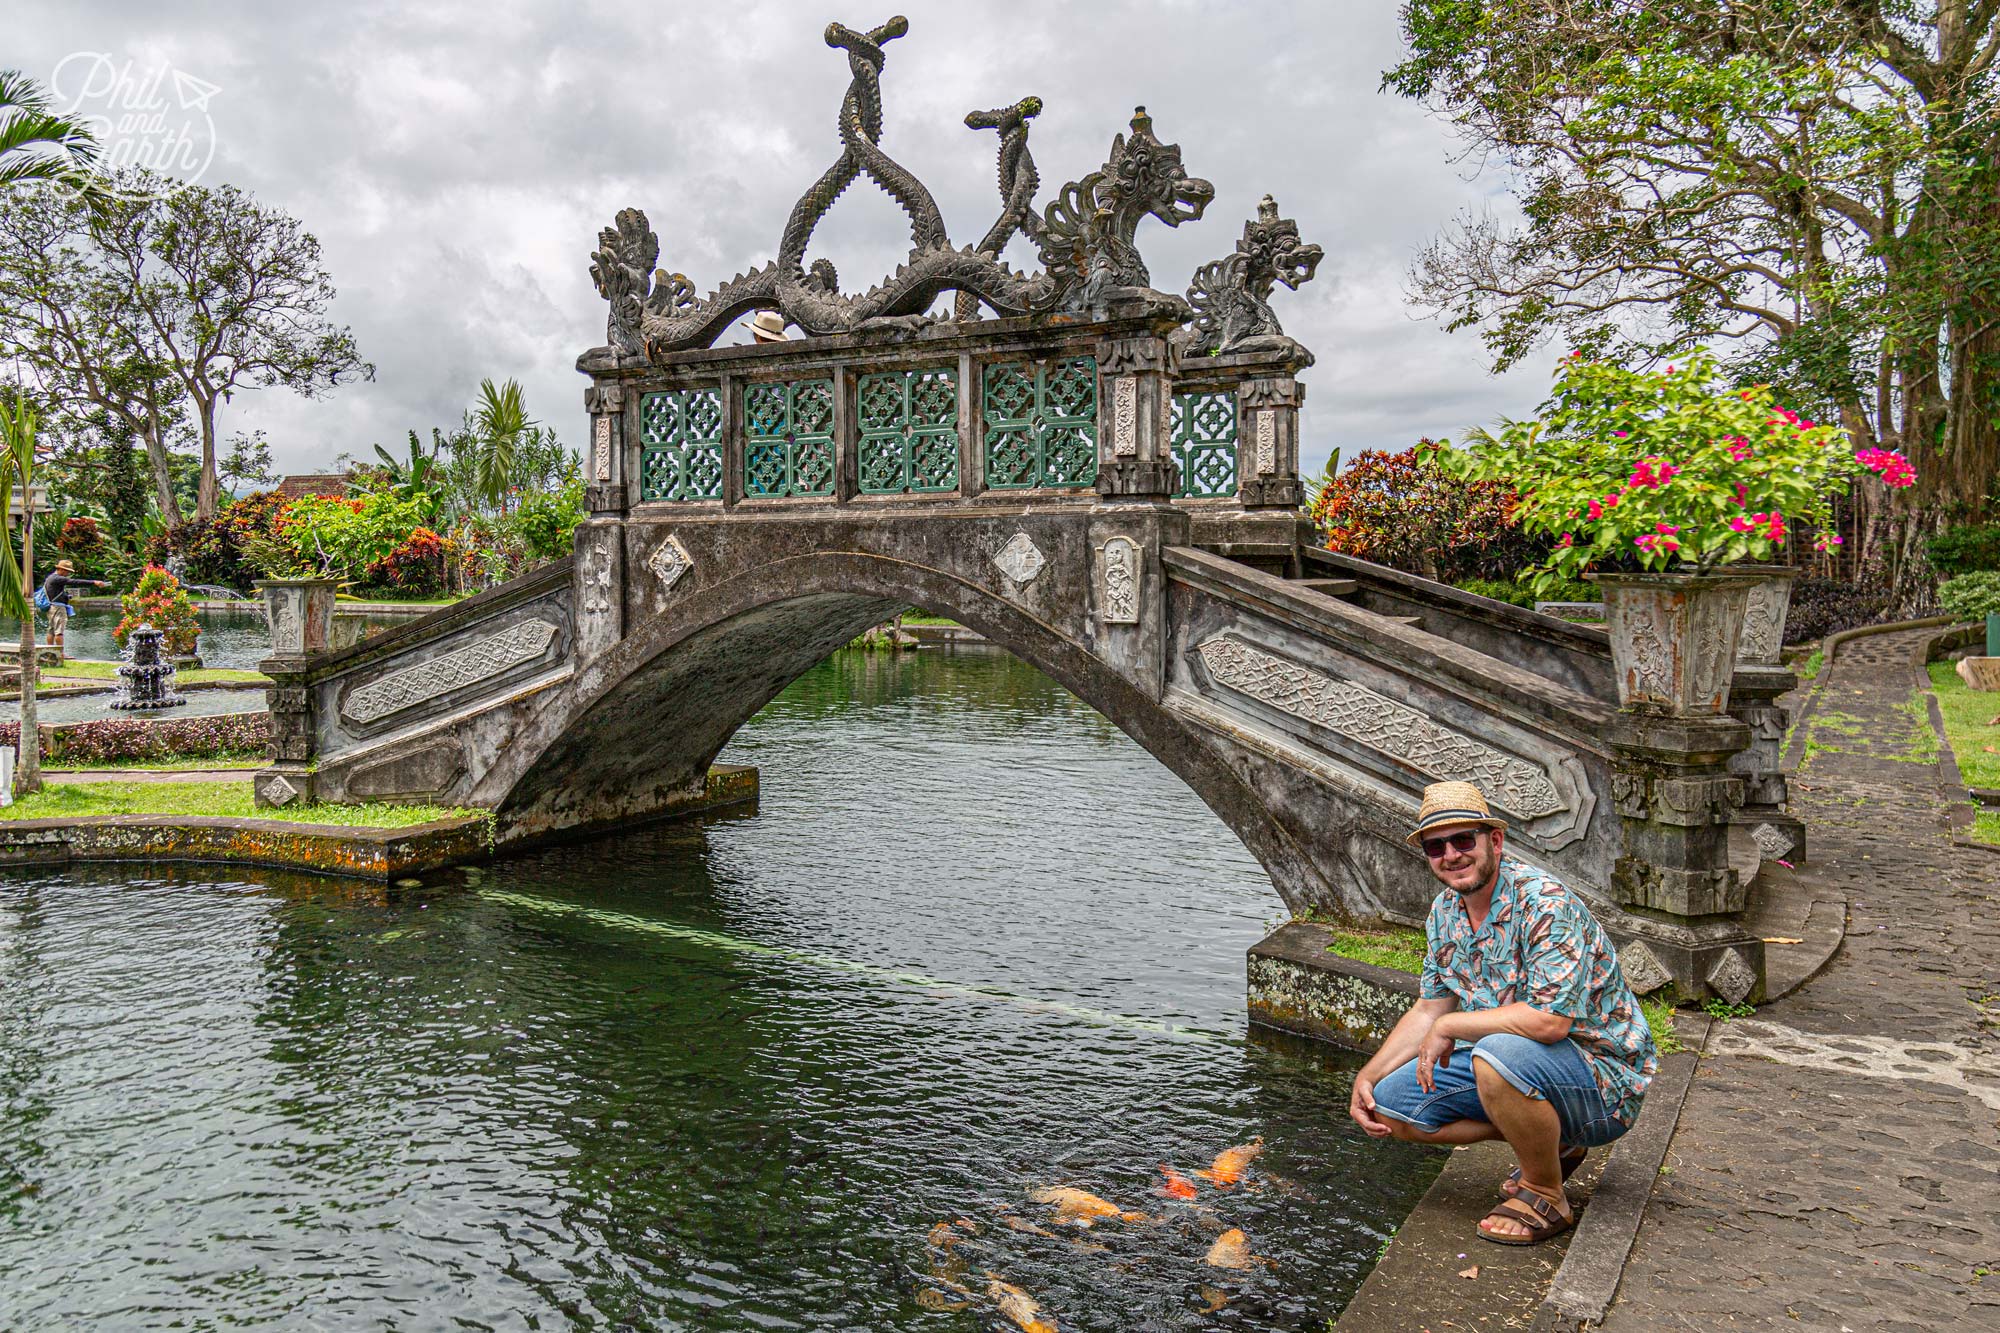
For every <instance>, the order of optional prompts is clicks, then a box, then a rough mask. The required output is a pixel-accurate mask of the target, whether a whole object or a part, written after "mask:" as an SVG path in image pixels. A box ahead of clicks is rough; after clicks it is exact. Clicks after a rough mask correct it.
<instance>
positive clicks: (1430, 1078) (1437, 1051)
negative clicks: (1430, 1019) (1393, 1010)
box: [1417, 1018, 1457, 1092]
mask: <svg viewBox="0 0 2000 1333" xmlns="http://www.w3.org/2000/svg"><path fill="white" fill-rule="evenodd" d="M1444 1026H1445V1022H1444V1019H1442V1018H1440V1019H1439V1020H1438V1021H1437V1022H1435V1023H1433V1024H1431V1030H1430V1031H1429V1032H1426V1033H1425V1034H1424V1044H1423V1045H1421V1046H1419V1047H1418V1048H1417V1086H1418V1087H1420V1088H1422V1089H1423V1090H1424V1091H1425V1092H1436V1091H1437V1071H1438V1070H1440V1069H1443V1068H1444V1067H1446V1066H1447V1065H1449V1064H1450V1063H1451V1053H1452V1051H1453V1050H1454V1049H1456V1045H1457V1044H1456V1043H1455V1042H1454V1041H1453V1040H1452V1037H1451V1034H1450V1033H1448V1032H1442V1031H1440V1030H1439V1029H1441V1028H1443V1027H1444Z"/></svg>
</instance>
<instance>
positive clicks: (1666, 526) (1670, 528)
mask: <svg viewBox="0 0 2000 1333" xmlns="http://www.w3.org/2000/svg"><path fill="white" fill-rule="evenodd" d="M1653 531H1655V532H1663V533H1666V534H1668V535H1672V534H1673V533H1676V532H1679V531H1680V529H1679V528H1677V527H1675V526H1674V525H1673V524H1671V523H1655V524H1654V525H1653Z"/></svg>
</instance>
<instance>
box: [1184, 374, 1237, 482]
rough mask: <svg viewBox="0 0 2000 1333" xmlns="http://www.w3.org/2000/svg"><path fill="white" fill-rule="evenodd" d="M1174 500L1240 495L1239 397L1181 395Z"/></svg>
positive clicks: (1210, 394)
mask: <svg viewBox="0 0 2000 1333" xmlns="http://www.w3.org/2000/svg"><path fill="white" fill-rule="evenodd" d="M1173 451H1174V475H1175V478H1176V480H1175V482H1174V498H1175V499H1177V500H1180V499H1193V500H1206V499H1212V498H1215V497H1218V496H1232V495H1235V494H1236V395H1235V394H1233V393H1228V392H1222V393H1177V394H1175V395H1174V423H1173Z"/></svg>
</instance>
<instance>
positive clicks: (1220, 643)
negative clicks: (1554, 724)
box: [1195, 634, 1569, 820]
mask: <svg viewBox="0 0 2000 1333" xmlns="http://www.w3.org/2000/svg"><path fill="white" fill-rule="evenodd" d="M1195 651H1196V653H1198V654H1199V655H1200V657H1201V660H1202V663H1203V665H1204V666H1205V667H1206V668H1207V670H1208V674H1209V677H1210V678H1211V679H1213V680H1214V681H1215V682H1216V683H1217V684H1219V685H1222V686H1223V687H1225V688H1226V689H1229V690H1233V691H1235V692H1236V693H1238V694H1242V695H1246V696H1248V697H1249V698H1252V699H1255V700H1257V701H1258V702H1260V703H1263V704H1266V705H1268V706H1270V707H1272V708H1275V709H1277V710H1279V711H1280V712H1284V713H1289V714H1291V715H1292V716H1293V717H1296V718H1299V719H1301V720H1302V721H1306V722H1310V723H1312V724H1313V725H1314V726H1318V727H1324V728H1326V729H1327V730H1329V731H1336V732H1339V733H1340V734H1341V735H1343V736H1346V737H1347V738H1349V739H1350V740H1353V741H1356V742H1358V743H1359V744H1361V745H1364V746H1366V747H1368V748H1369V749H1371V750H1374V751H1376V752H1378V753H1380V754H1383V755H1387V756H1389V757H1391V758H1393V759H1397V760H1400V761H1401V762H1402V763H1404V764H1407V765H1409V766H1410V767H1412V768H1414V769H1416V770H1418V771H1419V772H1421V773H1423V774H1426V775H1427V776H1429V777H1431V778H1433V779H1437V780H1446V779H1452V778H1458V779H1463V780H1465V781H1468V782H1475V783H1478V784H1479V787H1480V789H1481V790H1483V791H1484V792H1485V793H1486V795H1487V796H1488V797H1489V798H1490V799H1491V800H1493V801H1494V802H1495V803H1497V804H1499V805H1500V806H1502V807H1503V808H1505V809H1506V810H1507V811H1508V812H1509V813H1511V814H1513V815H1516V816H1518V817H1519V818H1521V819H1523V820H1531V819H1537V818H1540V817H1541V816H1543V815H1552V814H1557V813H1560V812H1562V811H1563V810H1566V809H1568V808H1569V804H1568V802H1566V801H1565V800H1564V799H1563V797H1562V794H1561V793H1560V792H1558V791H1557V790H1556V785H1555V783H1554V782H1553V781H1552V780H1551V779H1550V776H1549V773H1548V771H1547V770H1546V769H1545V768H1543V767H1542V766H1541V765H1539V764H1536V763H1533V762H1531V761H1530V760H1527V759H1524V758H1522V757H1521V756H1519V755H1513V754H1507V753H1505V752H1503V751H1501V750H1499V749H1496V748H1494V747H1493V746H1491V745H1488V744H1486V743H1485V742H1484V741H1480V740H1477V739H1475V738H1473V737H1471V736H1467V735H1464V734H1463V733H1461V732H1458V731H1455V730H1453V729H1452V728H1450V727H1446V726H1443V725H1441V724H1440V723H1438V722H1435V721H1433V720H1432V719H1431V718H1428V717H1426V716H1424V715H1423V714H1422V713H1419V712H1418V711H1417V710H1416V709H1414V708H1410V707H1408V706H1406V705H1404V704H1400V703H1398V702H1396V701H1395V700H1393V699H1390V698H1387V697H1385V696H1383V695H1380V694H1377V693H1375V692H1374V691H1373V690H1370V689H1367V688H1366V687H1364V686H1361V685H1357V684H1355V683H1353V682H1352V681H1345V680H1338V679H1335V678H1334V677H1332V676H1329V675H1326V674H1325V673H1323V672H1320V671H1315V670H1313V669H1312V668H1311V667H1307V666H1304V665H1302V664H1300V663H1298V662H1293V661H1290V660H1289V659H1286V658H1283V657H1279V656H1277V655H1276V654H1274V653H1268V652H1265V651H1264V650H1263V649H1261V648H1258V647H1255V646H1254V645H1252V644H1250V643H1247V642H1245V641H1244V640H1242V639H1240V638H1237V637H1236V636H1235V635H1228V634H1224V635H1217V636H1216V637H1214V638H1211V639H1207V640H1205V641H1203V642H1202V643H1201V644H1199V645H1197V646H1196V648H1195Z"/></svg>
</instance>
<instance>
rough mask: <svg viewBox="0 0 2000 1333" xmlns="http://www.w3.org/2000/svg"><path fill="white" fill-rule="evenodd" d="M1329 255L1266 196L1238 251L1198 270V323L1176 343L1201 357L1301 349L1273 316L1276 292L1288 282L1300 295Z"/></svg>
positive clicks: (1191, 292)
mask: <svg viewBox="0 0 2000 1333" xmlns="http://www.w3.org/2000/svg"><path fill="white" fill-rule="evenodd" d="M1325 257H1326V252H1325V251H1324V250H1322V249H1320V248H1319V247H1318V246H1317V245H1306V244H1303V243H1302V242H1301V241H1300V240H1299V224H1298V223H1296V222H1294V221H1292V219H1290V218H1281V217H1279V216H1278V202H1277V200H1275V199H1273V198H1272V197H1271V196H1270V195H1268V194H1267V195H1265V196H1264V198H1263V199H1262V200H1261V201H1260V202H1259V203H1258V205H1257V217H1256V220H1255V221H1253V222H1246V223H1244V224H1243V239H1242V240H1240V241H1238V242H1237V243H1236V252H1235V253H1234V254H1232V255H1228V256H1226V257H1224V258H1222V259H1217V260H1214V261H1212V262H1210V263H1207V264H1203V265H1202V266H1201V267H1200V268H1198V269H1196V270H1195V275H1194V282H1193V283H1192V285H1190V286H1189V287H1188V304H1189V305H1190V306H1192V307H1193V308H1194V320H1193V322H1192V323H1190V324H1189V325H1188V326H1187V327H1186V328H1185V329H1183V330H1181V331H1180V332H1179V333H1178V334H1177V335H1176V337H1175V341H1176V342H1177V343H1179V344H1180V345H1181V349H1182V350H1183V351H1184V352H1188V353H1190V354H1192V355H1195V356H1208V355H1214V354H1216V353H1221V352H1259V351H1271V350H1276V349H1279V348H1283V347H1297V346H1298V345H1297V344H1296V343H1294V342H1293V341H1292V340H1291V339H1290V338H1287V337H1286V336H1285V331H1284V329H1283V328H1281V327H1280V326H1279V324H1278V317H1277V315H1276V314H1274V313H1272V310H1271V289H1272V287H1273V285H1274V284H1276V283H1280V282H1282V283H1284V284H1285V286H1287V287H1289V288H1291V289H1292V290H1293V291H1297V290H1298V289H1299V288H1300V287H1301V286H1303V285H1304V284H1305V283H1308V282H1310V281H1312V276H1313V274H1314V273H1315V272H1316V271H1317V270H1318V269H1319V263H1320V260H1321V259H1323V258H1325ZM1300 350H1301V351H1303V349H1300ZM1307 356H1308V360H1307V362H1306V364H1308V365H1310V364H1312V363H1311V360H1310V354H1309V353H1308V354H1307Z"/></svg>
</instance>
